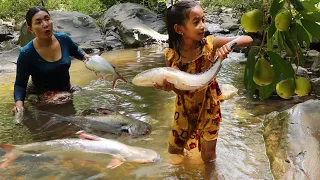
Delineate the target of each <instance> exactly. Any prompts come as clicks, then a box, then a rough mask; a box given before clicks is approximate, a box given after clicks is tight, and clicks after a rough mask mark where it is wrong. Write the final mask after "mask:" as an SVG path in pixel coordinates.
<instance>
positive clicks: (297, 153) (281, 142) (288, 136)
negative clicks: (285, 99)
mask: <svg viewBox="0 0 320 180" xmlns="http://www.w3.org/2000/svg"><path fill="white" fill-rule="evenodd" d="M319 109H320V101H319V100H309V101H306V102H304V103H300V104H297V105H296V106H294V107H292V108H291V109H289V110H286V111H283V112H272V113H270V114H268V115H266V116H265V117H264V126H265V129H264V139H265V142H266V149H267V155H268V157H269V160H270V164H271V170H272V173H273V175H274V178H275V179H320V171H319V169H320V112H319Z"/></svg>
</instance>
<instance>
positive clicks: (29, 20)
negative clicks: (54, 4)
mask: <svg viewBox="0 0 320 180" xmlns="http://www.w3.org/2000/svg"><path fill="white" fill-rule="evenodd" d="M39 11H45V12H46V13H48V14H49V12H48V10H47V9H46V8H44V7H40V6H34V7H32V8H30V9H29V10H28V12H27V14H26V21H27V25H28V26H30V27H31V26H32V18H33V16H34V15H35V14H37V13H38V12H39ZM49 16H50V14H49Z"/></svg>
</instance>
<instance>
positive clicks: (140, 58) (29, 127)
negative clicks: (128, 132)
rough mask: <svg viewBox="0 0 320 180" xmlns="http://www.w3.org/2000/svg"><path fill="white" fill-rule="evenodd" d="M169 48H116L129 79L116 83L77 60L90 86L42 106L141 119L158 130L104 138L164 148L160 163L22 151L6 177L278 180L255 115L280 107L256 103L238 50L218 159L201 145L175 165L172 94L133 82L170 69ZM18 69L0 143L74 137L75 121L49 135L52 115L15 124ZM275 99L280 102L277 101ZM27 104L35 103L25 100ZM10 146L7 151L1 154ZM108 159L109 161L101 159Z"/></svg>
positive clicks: (2, 172)
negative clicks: (112, 164) (115, 162)
mask: <svg viewBox="0 0 320 180" xmlns="http://www.w3.org/2000/svg"><path fill="white" fill-rule="evenodd" d="M162 50H163V47H161V46H159V47H147V48H138V49H125V50H117V51H110V52H106V53H105V54H103V56H104V57H106V58H107V59H108V60H109V61H110V62H111V63H112V64H113V65H114V66H115V67H117V70H118V71H119V72H120V74H122V75H123V76H124V77H125V78H126V79H127V80H128V82H129V83H123V82H119V83H118V85H117V88H115V89H112V88H111V76H109V77H107V78H106V80H105V81H103V80H98V78H97V77H95V75H94V74H93V73H92V72H91V71H89V70H87V69H86V68H85V67H84V66H83V63H82V62H81V61H77V60H73V61H72V66H71V69H70V74H71V82H72V84H74V85H79V86H81V87H82V88H83V90H82V91H80V92H78V93H75V94H74V97H73V103H71V104H66V105H58V106H54V107H53V106H50V107H41V110H48V111H51V112H54V113H57V114H60V115H64V116H69V115H80V114H81V113H83V112H84V111H86V110H88V109H93V108H100V107H103V108H108V109H112V110H114V111H117V112H119V113H121V114H124V115H127V116H130V117H133V118H137V119H139V120H141V121H145V122H148V123H150V124H151V125H152V127H153V131H152V133H151V134H150V135H147V136H145V137H136V138H131V137H126V136H120V137H119V136H115V135H108V134H106V135H103V136H104V137H106V138H112V139H116V140H118V141H120V142H123V143H125V144H128V145H134V146H138V147H144V148H149V149H152V150H155V151H157V152H159V153H160V155H161V161H160V162H156V163H153V164H135V163H124V164H122V165H121V166H119V167H117V168H115V169H107V168H106V165H107V164H108V162H109V161H110V159H111V158H106V159H105V160H102V161H99V162H94V161H86V159H83V158H80V157H65V158H63V159H61V158H58V157H57V158H52V157H50V158H49V157H46V156H42V155H27V154H23V155H21V156H19V158H18V159H16V160H15V161H14V162H13V163H12V164H11V165H10V166H9V167H7V168H5V169H0V180H2V179H32V180H33V179H70V180H71V179H170V180H171V179H273V177H272V174H271V171H270V167H269V161H268V158H267V156H266V151H265V146H264V139H263V135H262V132H263V127H262V122H261V121H260V120H259V118H255V116H256V115H259V114H265V113H267V112H270V111H271V110H273V109H270V108H274V109H277V107H276V106H270V104H268V102H267V101H266V102H260V101H257V100H255V101H253V100H251V99H250V98H248V97H247V96H246V94H245V90H244V86H243V80H242V79H243V72H244V65H243V64H241V63H240V62H243V61H244V60H245V57H244V55H243V54H241V53H231V54H230V56H229V57H230V58H228V59H226V60H225V61H224V64H223V66H222V68H221V71H220V73H219V74H218V78H217V79H218V82H219V83H220V84H224V83H225V84H232V85H234V86H235V87H236V88H238V89H239V92H238V94H237V95H236V96H234V97H233V98H232V99H229V100H225V101H223V102H222V103H221V108H222V117H223V123H222V125H221V130H220V136H219V140H218V144H217V156H218V157H217V160H216V162H215V163H213V164H209V165H205V164H204V163H203V162H202V160H201V157H200V154H199V152H197V150H192V151H191V152H190V153H189V155H188V156H187V157H186V158H185V160H184V161H183V163H182V164H178V165H174V164H172V163H171V156H170V154H169V153H168V152H167V147H168V144H167V141H168V137H169V132H170V131H171V123H172V120H173V111H174V97H175V94H174V93H171V92H163V91H158V90H156V89H154V88H149V87H137V86H134V85H133V84H131V83H130V82H131V80H132V78H133V77H134V76H135V75H136V74H137V73H139V72H141V71H143V70H146V69H149V68H154V67H160V66H164V56H163V53H162ZM14 79H15V73H6V74H0V99H1V101H0V144H3V143H11V144H28V143H32V142H39V141H45V140H51V139H58V138H66V137H75V136H74V133H75V132H77V131H78V130H80V129H78V128H77V127H75V126H73V125H72V124H67V123H60V124H55V125H53V126H52V127H50V128H49V129H47V130H46V131H45V132H40V131H39V127H41V125H43V124H44V123H45V121H46V120H41V119H38V118H34V119H28V120H26V122H24V123H23V125H21V124H15V123H14V117H13V116H12V114H11V108H12V106H13V95H12V94H13V83H14ZM274 104H276V101H275V102H274ZM26 107H27V108H31V105H29V104H28V103H27V104H26ZM4 156H5V151H4V150H0V158H1V159H2V158H4ZM102 159H103V158H102Z"/></svg>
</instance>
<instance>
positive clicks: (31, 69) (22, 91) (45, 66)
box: [14, 33, 85, 101]
mask: <svg viewBox="0 0 320 180" xmlns="http://www.w3.org/2000/svg"><path fill="white" fill-rule="evenodd" d="M53 35H54V36H55V37H56V38H57V40H58V42H59V44H60V47H61V53H62V56H61V59H59V60H57V61H55V62H48V61H46V60H44V59H43V58H42V57H41V56H40V55H39V54H38V52H37V51H36V49H35V48H34V45H33V40H32V41H30V42H29V43H28V44H27V45H25V46H24V47H23V48H22V49H21V51H20V54H19V57H18V61H17V73H16V81H15V84H14V100H15V101H24V99H25V97H26V88H27V84H28V80H29V76H30V75H31V80H32V84H33V85H34V86H35V88H36V89H37V90H39V91H46V90H53V91H54V90H62V91H64V90H66V89H68V88H70V75H69V68H70V65H71V58H70V56H73V57H75V58H77V59H80V60H82V59H83V57H84V55H85V53H84V52H83V51H82V50H81V49H80V48H79V47H78V46H77V45H76V44H75V43H74V42H73V41H72V39H71V38H70V37H69V36H68V35H67V34H65V33H53Z"/></svg>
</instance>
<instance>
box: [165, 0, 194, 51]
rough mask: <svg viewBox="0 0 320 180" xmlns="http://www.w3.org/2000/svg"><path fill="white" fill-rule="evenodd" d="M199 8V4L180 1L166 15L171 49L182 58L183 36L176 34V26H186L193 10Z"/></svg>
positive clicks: (189, 0)
mask: <svg viewBox="0 0 320 180" xmlns="http://www.w3.org/2000/svg"><path fill="white" fill-rule="evenodd" d="M195 6H199V3H197V2H195V1H192V0H183V1H179V2H177V3H176V4H174V5H172V6H171V7H169V8H168V9H167V11H166V13H165V17H166V25H167V30H168V35H169V48H171V49H174V50H175V51H177V52H178V54H179V56H180V51H179V49H180V45H181V35H180V34H178V33H176V32H175V30H174V25H175V24H178V25H184V23H185V21H186V20H187V19H188V18H189V13H190V11H191V8H193V7H195Z"/></svg>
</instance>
